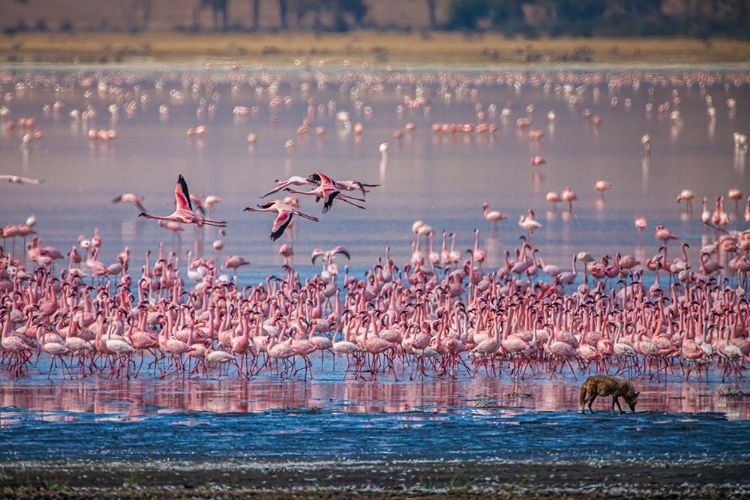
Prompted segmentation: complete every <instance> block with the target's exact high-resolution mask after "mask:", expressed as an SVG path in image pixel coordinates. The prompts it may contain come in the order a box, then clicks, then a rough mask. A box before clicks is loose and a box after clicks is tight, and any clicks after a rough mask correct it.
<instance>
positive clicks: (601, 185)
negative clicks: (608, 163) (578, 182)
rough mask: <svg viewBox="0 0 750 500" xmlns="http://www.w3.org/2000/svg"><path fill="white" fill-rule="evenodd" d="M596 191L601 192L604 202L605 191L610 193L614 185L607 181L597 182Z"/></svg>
mask: <svg viewBox="0 0 750 500" xmlns="http://www.w3.org/2000/svg"><path fill="white" fill-rule="evenodd" d="M594 189H595V190H596V191H599V196H600V197H601V199H602V200H603V199H604V191H609V190H610V189H612V184H610V183H609V182H607V181H596V183H595V184H594Z"/></svg>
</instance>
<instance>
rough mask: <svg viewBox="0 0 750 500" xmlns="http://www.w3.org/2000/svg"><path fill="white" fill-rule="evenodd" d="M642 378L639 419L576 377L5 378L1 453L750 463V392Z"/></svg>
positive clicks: (25, 456) (10, 456)
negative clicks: (589, 403)
mask: <svg viewBox="0 0 750 500" xmlns="http://www.w3.org/2000/svg"><path fill="white" fill-rule="evenodd" d="M638 385H639V389H640V390H641V391H642V393H641V397H640V402H639V405H638V412H637V413H636V414H635V415H632V414H625V415H622V416H620V415H613V414H612V413H611V412H610V411H609V409H608V407H609V398H603V400H600V401H598V402H597V403H595V408H596V409H597V410H598V411H597V412H596V414H595V415H593V416H592V415H588V414H587V415H581V414H580V413H578V412H577V386H578V384H576V383H575V382H574V381H573V380H572V379H571V380H563V381H560V380H556V381H554V382H552V381H549V380H546V379H536V380H533V381H523V382H518V383H513V382H512V381H508V380H499V379H494V378H492V379H489V378H483V377H478V378H476V379H473V380H465V381H461V380H429V381H424V382H414V381H412V382H410V381H403V382H399V383H393V382H387V383H384V382H381V383H370V382H352V381H348V382H346V383H344V382H341V381H338V382H334V381H308V382H302V381H287V382H282V381H273V380H259V381H250V382H239V381H236V380H223V381H218V380H200V381H199V380H166V381H158V382H156V381H154V380H138V381H103V380H83V381H55V382H39V381H37V382H29V381H19V382H6V383H4V384H3V387H2V393H1V394H0V397H1V398H2V399H1V400H2V410H0V425H1V426H2V430H0V444H2V446H0V450H2V451H0V459H2V460H11V461H16V460H37V459H71V460H72V459H92V460H93V459H99V460H101V459H103V460H143V459H158V460H208V459H221V458H230V457H231V458H234V459H246V460H251V461H282V460H283V461H292V462H299V463H304V462H306V461H311V460H323V461H329V460H340V461H363V460H374V461H382V460H410V461H413V460H458V461H462V460H477V459H482V460H487V459H497V460H542V459H552V460H574V459H575V460H590V459H599V460H655V459H660V460H697V459H701V460H706V459H710V460H747V459H749V458H750V452H748V449H747V441H746V440H745V439H742V438H738V436H743V435H746V433H747V432H748V431H750V423H749V420H748V417H749V416H750V400H749V398H747V397H744V398H736V397H722V396H720V395H719V393H718V392H717V390H719V389H722V388H723V389H726V387H720V386H719V385H717V384H715V383H707V384H704V383H691V384H685V383H679V384H667V385H665V384H656V383H646V382H643V383H640V384H638ZM594 429H596V430H594ZM612 436H618V437H617V439H612ZM571 439H573V440H574V445H572V444H573V443H572V442H571ZM688 442H689V445H687V446H686V443H688Z"/></svg>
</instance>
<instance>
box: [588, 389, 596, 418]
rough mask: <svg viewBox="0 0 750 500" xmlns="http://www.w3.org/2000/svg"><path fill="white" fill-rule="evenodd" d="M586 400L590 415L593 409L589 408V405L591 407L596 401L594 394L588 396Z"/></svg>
mask: <svg viewBox="0 0 750 500" xmlns="http://www.w3.org/2000/svg"><path fill="white" fill-rule="evenodd" d="M588 400H589V411H590V412H591V413H594V409H593V408H592V407H591V405H592V404H594V400H596V393H594V394H592V395H590V396H589V397H588Z"/></svg>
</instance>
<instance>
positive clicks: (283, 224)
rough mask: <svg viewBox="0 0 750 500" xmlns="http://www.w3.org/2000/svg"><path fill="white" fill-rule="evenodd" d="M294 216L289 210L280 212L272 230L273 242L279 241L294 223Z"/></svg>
mask: <svg viewBox="0 0 750 500" xmlns="http://www.w3.org/2000/svg"><path fill="white" fill-rule="evenodd" d="M293 215H294V214H292V212H290V211H288V210H279V215H278V216H276V219H275V220H274V221H273V227H272V228H271V239H272V240H273V241H276V240H278V239H279V238H280V237H281V235H282V234H284V230H285V229H286V228H287V226H288V225H289V224H290V223H291V222H292V217H293Z"/></svg>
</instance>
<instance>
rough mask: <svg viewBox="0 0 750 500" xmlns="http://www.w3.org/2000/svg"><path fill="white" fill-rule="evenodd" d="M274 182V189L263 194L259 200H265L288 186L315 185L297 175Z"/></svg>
mask: <svg viewBox="0 0 750 500" xmlns="http://www.w3.org/2000/svg"><path fill="white" fill-rule="evenodd" d="M274 182H275V183H276V187H274V188H273V189H272V190H270V191H269V192H267V193H266V194H264V195H263V196H261V197H260V198H265V197H266V196H270V195H272V194H274V193H278V192H279V191H282V190H284V189H286V188H288V187H289V186H304V185H313V186H314V185H315V184H316V183H315V182H313V181H311V180H309V179H307V178H306V177H302V176H299V175H293V176H291V177H289V178H288V179H286V180H283V181H282V180H279V179H276V180H275V181H274Z"/></svg>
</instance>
